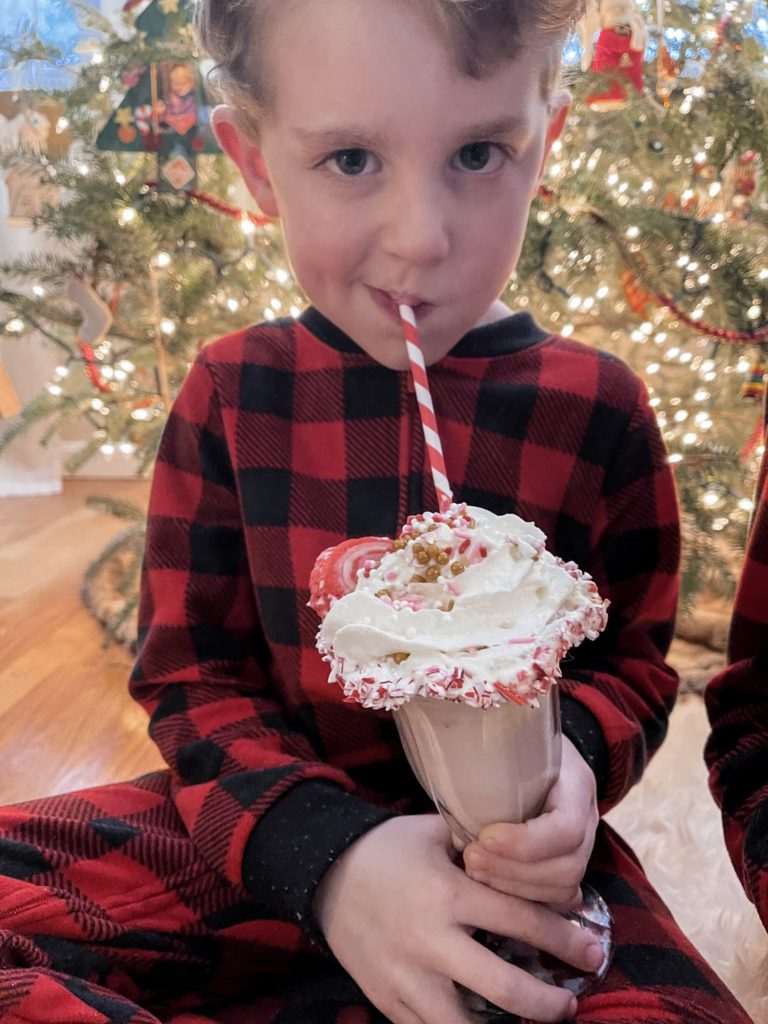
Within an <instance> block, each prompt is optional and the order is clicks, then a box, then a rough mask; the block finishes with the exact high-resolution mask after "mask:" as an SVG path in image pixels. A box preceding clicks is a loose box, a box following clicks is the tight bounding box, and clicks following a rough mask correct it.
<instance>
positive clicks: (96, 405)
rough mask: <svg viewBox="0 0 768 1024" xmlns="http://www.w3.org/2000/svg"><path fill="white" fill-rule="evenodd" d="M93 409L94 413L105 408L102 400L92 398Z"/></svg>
mask: <svg viewBox="0 0 768 1024" xmlns="http://www.w3.org/2000/svg"><path fill="white" fill-rule="evenodd" d="M91 408H92V409H93V411H94V412H98V411H99V410H100V409H103V408H104V403H103V402H102V400H101V399H100V398H92V399H91Z"/></svg>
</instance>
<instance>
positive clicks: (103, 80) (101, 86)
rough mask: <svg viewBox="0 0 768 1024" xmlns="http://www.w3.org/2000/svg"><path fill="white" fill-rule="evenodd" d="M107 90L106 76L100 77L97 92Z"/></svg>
mask: <svg viewBox="0 0 768 1024" xmlns="http://www.w3.org/2000/svg"><path fill="white" fill-rule="evenodd" d="M108 88H109V79H108V78H107V76H106V75H102V76H101V81H100V82H99V92H106V91H107V89H108Z"/></svg>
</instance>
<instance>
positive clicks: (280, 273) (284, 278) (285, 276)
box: [275, 267, 291, 284]
mask: <svg viewBox="0 0 768 1024" xmlns="http://www.w3.org/2000/svg"><path fill="white" fill-rule="evenodd" d="M275 279H276V280H277V282H278V284H288V282H289V281H290V279H291V275H290V274H289V273H288V271H287V270H283V268H282V267H278V268H277V270H276V271H275Z"/></svg>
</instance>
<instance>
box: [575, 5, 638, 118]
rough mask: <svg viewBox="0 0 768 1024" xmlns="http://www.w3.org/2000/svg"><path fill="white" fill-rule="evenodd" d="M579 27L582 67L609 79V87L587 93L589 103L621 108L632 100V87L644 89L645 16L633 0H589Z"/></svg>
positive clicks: (603, 107) (598, 106) (595, 105)
mask: <svg viewBox="0 0 768 1024" xmlns="http://www.w3.org/2000/svg"><path fill="white" fill-rule="evenodd" d="M579 30H580V35H581V42H582V45H583V47H584V53H583V56H582V61H581V66H582V70H584V71H591V72H592V73H593V74H596V75H602V76H604V78H606V79H608V80H609V81H608V83H607V86H606V88H604V89H600V90H599V91H597V92H594V93H591V94H590V95H589V96H587V103H588V104H589V105H590V107H592V108H593V109H594V110H600V111H604V110H621V109H622V107H625V106H626V105H627V103H628V102H629V93H628V90H629V88H630V87H631V88H633V89H634V90H635V92H636V93H638V94H640V93H642V91H643V55H644V53H645V47H646V45H647V43H648V29H647V27H646V23H645V19H644V18H643V16H642V14H641V13H640V12H639V11H638V10H637V8H636V6H635V3H634V0H588V3H587V10H586V13H585V15H584V17H583V18H582V20H581V22H580V24H579ZM595 33H597V39H595Z"/></svg>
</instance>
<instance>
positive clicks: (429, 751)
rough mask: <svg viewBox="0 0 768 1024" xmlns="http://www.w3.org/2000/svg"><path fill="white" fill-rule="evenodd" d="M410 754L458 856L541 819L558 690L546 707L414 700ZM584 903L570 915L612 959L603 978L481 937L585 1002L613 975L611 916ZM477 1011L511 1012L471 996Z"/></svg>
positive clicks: (409, 711)
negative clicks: (501, 827) (501, 830)
mask: <svg viewBox="0 0 768 1024" xmlns="http://www.w3.org/2000/svg"><path fill="white" fill-rule="evenodd" d="M393 714H394V719H395V722H396V724H397V728H398V732H399V733H400V739H401V741H402V744H403V748H404V749H405V753H406V755H407V757H408V761H409V762H410V765H411V768H412V769H413V771H414V774H415V775H416V777H417V779H418V780H419V782H420V783H421V785H422V787H423V788H424V789H425V790H426V792H427V793H428V794H429V796H430V797H431V798H432V800H433V802H434V804H435V806H436V807H437V809H438V810H439V811H440V814H441V815H442V816H443V818H444V819H445V821H446V822H447V824H448V826H449V828H450V829H451V833H452V836H453V842H454V846H455V847H456V849H457V851H459V852H460V851H461V850H463V849H464V847H465V846H466V845H467V844H468V843H470V842H472V841H473V840H475V839H476V838H477V836H478V834H479V833H480V831H481V830H482V829H483V828H484V827H485V826H486V825H490V824H492V823H493V822H521V821H527V820H528V819H529V818H532V817H535V816H536V815H537V814H539V813H540V812H541V810H542V808H543V806H544V803H545V801H546V798H547V794H548V793H549V790H550V789H551V787H552V785H553V784H554V782H555V780H556V779H557V777H558V774H559V772H560V759H561V751H562V734H561V731H560V704H559V691H558V687H557V686H551V687H550V689H549V690H548V692H547V693H546V694H545V695H544V696H542V697H541V698H540V702H539V707H538V708H531V707H529V706H528V705H527V704H526V705H519V704H515V703H514V702H513V701H506V702H505V703H504V704H503V705H501V706H500V707H494V708H487V709H481V708H476V707H472V706H471V705H470V704H464V703H454V702H452V701H446V700H439V699H435V698H427V697H414V698H413V699H411V700H410V701H408V702H407V703H406V704H403V705H402V706H401V707H399V708H398V709H397V710H396V711H394V712H393ZM582 892H583V902H582V905H581V906H580V907H578V908H577V909H576V910H575V911H572V912H571V913H568V914H566V918H567V919H568V920H569V921H572V922H573V924H574V926H575V927H580V928H588V929H589V930H590V931H592V932H593V933H594V934H595V935H596V936H597V937H598V938H599V940H600V942H601V944H602V946H603V950H604V952H605V959H604V961H603V965H602V967H601V968H600V970H599V972H597V973H595V974H585V973H583V972H580V971H578V970H577V969H576V968H575V967H571V966H570V965H569V964H565V963H563V962H562V961H560V960H557V959H555V958H554V957H552V956H550V955H549V954H546V953H542V952H541V951H540V950H537V949H534V948H533V947H531V946H528V945H526V944H525V943H522V942H519V941H517V940H515V939H510V938H508V937H506V936H501V935H491V934H490V933H488V932H478V933H477V934H476V938H478V939H479V941H481V942H482V943H483V945H485V946H487V947H488V948H489V949H492V950H493V952H494V953H496V954H497V956H500V957H501V958H502V959H504V960H507V961H508V962H510V963H514V964H515V965H516V966H517V967H520V968H522V969H523V970H526V971H527V972H528V973H529V974H533V975H535V976H536V977H537V978H541V979H542V980H543V981H547V982H549V983H550V984H554V985H559V986H561V987H563V988H567V989H569V990H570V991H571V992H573V993H574V995H577V996H579V995H582V994H584V993H585V992H586V991H587V990H588V989H589V988H591V987H592V986H593V985H595V984H597V983H598V982H599V981H600V980H601V979H602V978H603V976H604V975H605V973H606V971H607V970H608V966H609V962H610V954H611V950H612V938H611V915H610V911H609V910H608V907H607V906H606V904H605V902H604V901H603V900H602V899H601V897H600V896H599V895H598V894H597V893H596V892H595V891H594V890H593V889H591V888H590V887H588V886H584V887H583V888H582ZM468 995H469V1004H470V1008H471V1009H472V1010H474V1011H475V1012H480V1013H482V1014H484V1015H485V1016H487V1017H494V1016H496V1015H499V1014H502V1013H504V1012H505V1011H503V1010H500V1009H499V1008H498V1007H496V1006H493V1004H491V1003H488V1001H487V1000H485V999H483V998H482V997H480V996H477V995H475V994H473V993H469V994H468Z"/></svg>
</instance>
